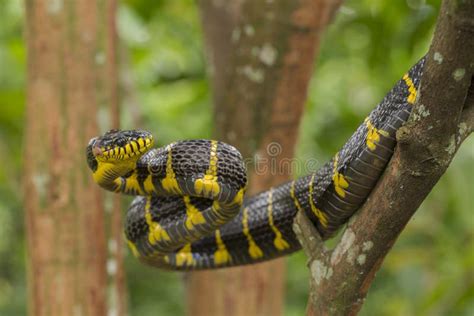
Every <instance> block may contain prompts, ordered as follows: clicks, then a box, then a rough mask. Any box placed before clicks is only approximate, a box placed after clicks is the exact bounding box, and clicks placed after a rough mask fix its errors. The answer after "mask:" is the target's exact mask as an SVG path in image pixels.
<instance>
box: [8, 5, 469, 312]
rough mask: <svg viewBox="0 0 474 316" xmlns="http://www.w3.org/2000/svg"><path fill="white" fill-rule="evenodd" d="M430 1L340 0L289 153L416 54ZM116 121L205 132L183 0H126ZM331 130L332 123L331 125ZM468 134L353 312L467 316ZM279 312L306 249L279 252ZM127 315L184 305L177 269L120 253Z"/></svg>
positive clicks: (430, 15) (12, 10) (201, 65)
mask: <svg viewBox="0 0 474 316" xmlns="http://www.w3.org/2000/svg"><path fill="white" fill-rule="evenodd" d="M439 2H440V1H438V0H436V1H424V0H406V1H379V0H361V1H354V0H349V1H346V2H345V4H344V6H343V7H342V8H341V10H340V12H339V13H338V15H337V17H336V19H335V21H334V23H333V24H332V25H331V26H330V27H329V29H328V31H327V33H326V35H325V36H324V39H323V42H322V46H321V53H320V57H319V59H318V61H317V63H316V65H315V76H314V78H313V80H312V81H311V86H310V90H309V99H308V102H307V106H306V112H305V114H304V119H303V123H302V126H301V130H300V140H299V143H298V151H297V156H298V158H301V159H308V158H316V159H318V160H319V161H324V160H326V159H329V157H331V156H332V155H333V154H334V153H335V152H336V151H337V150H338V149H339V148H340V146H341V145H342V144H343V143H344V142H345V140H346V139H347V138H348V137H349V136H350V134H351V133H352V132H353V131H354V130H355V128H356V127H357V125H359V124H360V123H361V122H362V120H363V118H364V117H365V116H366V115H367V113H368V112H369V111H370V110H371V109H372V108H373V107H374V106H375V104H377V102H378V101H380V100H381V98H382V97H383V95H384V94H385V93H386V92H387V91H388V89H389V88H390V87H391V86H392V84H393V83H394V82H395V81H396V80H397V79H398V78H400V77H401V75H402V74H403V73H404V72H405V71H406V70H408V69H409V67H410V66H411V65H412V64H414V63H415V62H416V61H417V60H418V59H419V58H420V57H421V56H423V54H424V53H425V52H426V51H427V49H428V46H429V42H430V38H431V36H432V32H433V25H434V22H435V20H436V16H437V12H438V9H439V4H440V3H439ZM23 18H24V14H23V8H22V2H21V1H0V69H1V70H0V154H1V157H2V164H0V315H24V314H25V313H26V298H27V296H26V294H27V293H26V284H25V280H26V277H25V238H24V233H25V229H24V227H23V216H24V211H23V209H22V204H21V199H22V196H21V189H20V188H21V186H20V178H21V168H22V160H21V153H22V147H21V146H20V144H22V142H23V136H22V135H23V117H24V103H25V66H26V64H25V44H24V40H23ZM118 24H119V33H120V37H121V49H120V56H121V62H122V65H123V66H122V68H123V69H122V71H121V78H122V79H121V81H122V86H123V94H124V96H125V98H124V102H123V111H122V126H123V127H124V128H133V127H137V126H134V125H135V124H137V122H138V123H139V124H140V125H142V126H139V127H143V128H146V129H149V130H151V131H152V132H153V133H154V134H155V135H157V138H158V140H159V145H162V144H166V143H169V142H171V141H174V140H177V139H183V138H203V137H209V136H210V134H211V129H212V108H211V91H210V85H209V77H208V75H207V73H206V63H205V57H204V53H203V43H202V30H201V25H200V18H199V12H198V10H197V7H196V4H195V2H194V1H191V0H181V1H173V0H160V1H151V0H126V1H122V2H121V3H120V7H119V14H118ZM335 127H337V128H335ZM473 148H474V138H473V137H471V138H470V139H469V140H468V141H467V142H466V143H465V144H464V145H463V146H462V148H461V150H460V151H459V153H458V155H457V156H456V158H455V160H454V161H453V164H452V165H451V167H450V168H449V170H448V172H447V173H446V175H444V176H443V178H442V180H441V181H440V182H439V183H438V185H437V186H436V188H435V189H434V190H433V192H432V193H431V194H430V196H429V198H428V199H427V200H426V201H425V202H424V203H423V206H422V207H421V209H420V210H419V211H418V212H417V213H416V215H415V217H414V218H413V219H412V220H411V221H410V223H409V224H408V226H407V228H406V230H405V231H404V232H403V234H402V235H401V237H400V239H399V240H398V242H397V243H396V244H395V246H394V248H393V250H392V251H391V253H390V254H389V255H388V257H387V259H386V261H385V263H384V265H383V267H382V269H381V270H380V272H379V273H378V275H377V278H376V280H375V282H374V284H373V285H372V288H371V290H370V292H369V295H368V297H367V300H366V303H365V305H364V307H363V309H362V312H361V315H474V238H473V237H474V197H473V195H474V194H473V193H474V190H473V188H474V168H473V166H474V164H473V162H474V159H473V158H474V150H473ZM288 264H289V268H288V276H287V296H286V303H285V315H302V314H303V311H304V308H305V305H306V298H307V288H308V286H307V283H308V282H307V277H308V272H307V270H306V267H305V257H304V255H303V254H302V253H298V254H295V255H292V256H290V257H289V258H288ZM126 269H127V279H128V288H129V307H130V313H131V315H141V316H147V315H176V314H183V313H184V305H183V302H184V288H183V284H182V282H181V280H182V275H181V274H179V273H172V272H162V271H159V270H155V269H151V268H148V267H145V266H143V265H141V264H139V263H138V262H137V261H136V260H134V259H133V258H132V256H130V254H128V255H127V258H126Z"/></svg>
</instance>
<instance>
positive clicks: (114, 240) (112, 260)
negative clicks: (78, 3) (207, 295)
mask: <svg viewBox="0 0 474 316" xmlns="http://www.w3.org/2000/svg"><path fill="white" fill-rule="evenodd" d="M103 9H104V11H103V16H104V17H105V23H104V25H103V27H104V32H103V33H104V37H105V38H104V40H105V55H106V62H105V67H104V68H105V69H104V71H103V72H102V74H103V78H102V81H103V82H104V83H105V89H104V90H105V91H104V92H105V94H106V100H107V104H108V105H109V109H110V123H111V124H110V125H111V128H114V129H118V128H120V96H119V61H118V60H119V58H118V41H119V39H118V34H117V25H116V14H117V1H116V0H106V1H105V6H104V8H103ZM105 194H107V195H109V197H110V198H111V199H112V203H110V204H111V206H112V209H111V210H110V212H109V213H110V219H108V222H109V223H110V231H109V234H108V236H107V238H108V240H109V241H108V250H109V252H108V254H109V257H108V259H107V260H108V262H109V263H108V264H107V268H108V269H107V273H108V276H109V282H108V284H109V288H110V290H109V302H108V303H109V304H108V305H109V311H110V313H111V314H113V315H116V316H125V315H126V314H127V288H126V278H125V265H124V255H125V254H124V249H125V247H124V242H123V223H122V196H121V195H117V194H113V193H105Z"/></svg>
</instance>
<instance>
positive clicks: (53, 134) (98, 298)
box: [23, 0, 107, 316]
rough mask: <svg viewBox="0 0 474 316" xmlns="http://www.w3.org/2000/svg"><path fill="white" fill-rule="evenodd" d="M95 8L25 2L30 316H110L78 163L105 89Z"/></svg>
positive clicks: (101, 246)
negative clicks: (107, 315)
mask: <svg viewBox="0 0 474 316" xmlns="http://www.w3.org/2000/svg"><path fill="white" fill-rule="evenodd" d="M99 2H100V1H99ZM99 2H97V1H93V2H92V3H91V1H85V0H78V1H64V2H63V1H44V0H43V1H42V0H37V1H34V0H27V1H26V2H25V6H26V38H27V47H28V86H27V114H26V124H25V126H26V127H25V151H24V161H25V165H24V179H23V183H24V194H25V200H24V205H25V209H26V210H25V211H26V218H25V221H26V229H27V246H28V287H29V309H30V314H31V315H46V316H54V315H100V316H102V315H106V314H107V308H106V284H107V277H106V270H105V261H106V253H107V252H106V243H105V229H104V221H105V219H104V211H103V207H102V205H103V203H102V194H101V193H100V190H99V189H98V188H97V186H96V185H94V184H93V183H92V178H91V177H90V175H89V172H88V170H87V166H86V164H85V159H84V146H85V144H87V142H88V140H89V138H90V137H92V136H94V135H97V134H98V128H97V121H96V120H97V117H98V116H97V113H98V107H99V106H98V104H99V103H102V102H101V101H102V100H100V97H101V94H102V93H104V89H105V88H104V87H105V86H106V83H104V82H101V81H102V79H101V67H102V66H103V64H104V58H105V54H104V53H103V52H102V50H101V38H100V34H101V32H100V25H99V24H98V21H101V20H104V19H103V18H104V17H103V16H101V11H100V5H99Z"/></svg>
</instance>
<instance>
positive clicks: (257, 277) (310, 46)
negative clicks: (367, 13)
mask: <svg viewBox="0 0 474 316" xmlns="http://www.w3.org/2000/svg"><path fill="white" fill-rule="evenodd" d="M200 4H201V10H202V17H203V24H204V31H205V39H206V44H207V53H208V57H209V60H210V64H211V65H210V67H211V74H212V77H213V90H214V104H215V121H216V128H215V133H214V136H215V138H217V139H220V140H224V141H226V142H228V143H230V144H233V145H235V146H236V147H237V148H239V150H240V151H241V152H242V154H243V156H244V157H246V158H247V159H248V158H251V160H253V163H252V164H250V165H249V170H248V172H249V178H250V187H249V190H248V192H247V194H248V195H252V194H255V193H257V192H259V191H263V190H267V189H268V188H269V187H270V186H272V185H277V184H280V183H281V182H283V181H285V180H288V179H289V177H290V174H289V170H288V169H287V168H283V167H282V166H283V164H281V163H280V162H281V161H282V160H285V159H289V158H292V157H293V153H294V146H295V144H296V141H297V135H298V128H299V122H300V117H301V114H302V112H303V106H304V103H305V100H306V90H307V87H308V83H309V79H310V77H311V73H312V69H313V62H314V57H315V55H316V52H317V49H318V44H319V40H320V35H321V32H322V30H323V29H324V26H325V25H326V24H327V23H328V21H329V20H330V17H331V16H332V14H333V12H334V11H335V9H336V8H337V7H338V5H339V1H324V0H301V1H272V2H269V1H266V2H262V1H260V2H258V1H257V2H255V1H245V2H232V3H230V2H229V3H226V2H216V1H204V0H203V1H201V3H200ZM254 157H255V159H254ZM263 170H266V171H265V172H263ZM284 281H285V263H284V261H283V260H281V259H280V260H275V261H272V262H267V263H262V264H256V265H252V266H247V267H238V268H232V269H225V270H218V271H203V272H194V273H190V274H189V276H188V282H187V295H188V314H189V315H246V316H247V315H281V314H282V313H283V302H284Z"/></svg>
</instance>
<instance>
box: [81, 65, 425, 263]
mask: <svg viewBox="0 0 474 316" xmlns="http://www.w3.org/2000/svg"><path fill="white" fill-rule="evenodd" d="M423 64H424V59H421V60H420V61H419V62H418V63H417V64H416V65H414V66H413V67H412V68H411V69H410V71H409V72H408V73H407V74H405V75H404V76H403V78H402V79H401V80H399V81H398V82H397V83H396V85H395V86H394V87H393V88H392V90H391V91H390V92H389V93H388V94H387V95H386V96H385V98H384V99H383V100H382V102H381V103H380V104H379V105H378V106H377V107H376V108H375V109H374V110H373V111H372V112H371V113H370V114H369V116H368V117H367V118H366V119H365V121H364V123H363V124H361V125H360V126H359V127H358V129H357V130H356V131H355V133H354V134H353V135H352V136H351V138H350V139H349V141H348V142H347V143H346V144H344V146H343V147H342V149H341V150H340V151H339V152H338V153H336V155H335V156H334V157H333V158H332V159H331V160H330V161H329V162H328V163H326V164H325V165H324V166H323V167H322V168H321V169H320V170H319V171H317V172H315V173H313V174H309V175H307V176H304V177H301V178H299V179H297V180H293V181H291V182H288V183H285V184H282V185H280V186H277V187H273V188H270V189H269V190H268V191H265V192H262V193H260V194H257V195H255V196H253V197H250V198H245V197H244V192H245V188H246V185H247V178H246V171H245V166H244V164H243V161H242V157H241V155H240V153H239V152H238V151H237V149H235V148H234V147H232V146H230V145H228V144H225V143H222V142H219V141H214V140H187V141H178V142H175V143H172V144H170V145H168V146H166V147H163V148H157V149H152V147H153V138H152V135H151V134H150V133H148V132H146V131H140V130H133V131H119V130H112V131H109V132H107V133H106V134H104V135H103V136H101V137H96V138H93V139H91V140H90V142H89V145H88V146H87V150H86V151H87V162H88V165H89V167H90V169H91V170H92V172H93V178H94V180H95V181H96V182H97V183H98V184H99V185H100V186H102V187H103V188H105V189H107V190H110V191H115V192H122V193H126V194H133V195H138V196H137V197H136V198H135V200H134V201H133V203H132V204H131V206H130V208H129V210H128V213H127V218H126V223H125V236H126V238H127V240H128V244H129V246H130V248H131V250H132V251H133V253H134V255H135V256H136V257H138V258H139V259H140V260H141V261H143V262H145V263H147V264H149V265H153V266H156V267H160V268H168V269H176V270H190V269H209V268H219V267H228V266H235V265H242V264H250V263H255V262H259V261H264V260H269V259H272V258H276V257H279V256H282V255H285V254H288V253H291V252H294V251H296V250H299V249H300V245H299V243H298V241H297V239H296V237H295V234H294V232H293V230H292V222H293V219H294V217H295V215H296V213H297V212H298V211H304V212H305V213H306V215H307V216H308V217H309V218H310V219H311V221H312V222H313V224H314V225H315V227H316V228H317V230H318V232H319V233H320V234H321V237H322V238H323V239H327V238H329V237H330V236H332V235H333V233H334V232H335V231H336V230H337V229H338V228H339V227H340V226H341V225H342V224H344V223H345V222H346V221H347V220H348V218H349V217H350V216H352V215H353V214H354V212H355V211H357V209H358V208H359V207H360V206H361V205H362V203H364V201H365V200H366V198H367V196H368V195H369V194H370V192H371V190H372V188H373V187H374V186H375V184H376V182H377V180H378V179H379V177H380V176H381V174H382V172H383V170H384V169H385V166H386V164H387V162H388V161H389V160H390V158H391V156H392V153H393V151H394V148H395V144H396V139H395V133H396V131H397V130H398V128H399V127H400V126H401V125H402V124H403V123H404V122H405V121H406V120H407V119H408V117H409V115H410V112H411V109H412V106H413V104H414V102H415V100H416V98H417V91H418V86H419V82H420V78H421V73H422V70H423Z"/></svg>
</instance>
